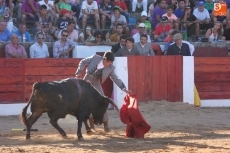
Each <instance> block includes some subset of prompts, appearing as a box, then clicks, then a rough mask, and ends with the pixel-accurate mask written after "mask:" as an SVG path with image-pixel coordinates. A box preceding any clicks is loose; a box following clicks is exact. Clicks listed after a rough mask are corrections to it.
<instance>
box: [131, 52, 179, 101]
mask: <svg viewBox="0 0 230 153" xmlns="http://www.w3.org/2000/svg"><path fill="white" fill-rule="evenodd" d="M182 66H183V63H182V56H155V57H151V56H130V57H128V75H129V83H128V84H129V88H130V89H131V90H132V91H133V92H134V93H136V94H137V97H138V100H139V101H148V100H168V101H171V102H175V101H182V100H183V92H182V91H183V89H182V80H183V78H182V76H183V74H182Z"/></svg>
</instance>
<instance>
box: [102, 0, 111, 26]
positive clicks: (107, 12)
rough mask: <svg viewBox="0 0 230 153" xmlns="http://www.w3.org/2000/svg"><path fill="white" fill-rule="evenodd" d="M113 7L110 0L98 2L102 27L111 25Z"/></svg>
mask: <svg viewBox="0 0 230 153" xmlns="http://www.w3.org/2000/svg"><path fill="white" fill-rule="evenodd" d="M113 7H114V5H113V3H112V2H111V1H110V0H104V1H102V2H101V3H100V4H99V12H100V15H101V27H102V29H105V25H111V17H112V13H113Z"/></svg>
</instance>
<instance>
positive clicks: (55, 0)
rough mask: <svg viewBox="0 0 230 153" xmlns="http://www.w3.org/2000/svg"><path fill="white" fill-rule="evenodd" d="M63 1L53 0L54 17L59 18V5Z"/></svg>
mask: <svg viewBox="0 0 230 153" xmlns="http://www.w3.org/2000/svg"><path fill="white" fill-rule="evenodd" d="M62 2H63V0H54V11H55V13H56V17H57V18H59V15H60V14H61V12H60V10H61V9H60V5H61V3H62Z"/></svg>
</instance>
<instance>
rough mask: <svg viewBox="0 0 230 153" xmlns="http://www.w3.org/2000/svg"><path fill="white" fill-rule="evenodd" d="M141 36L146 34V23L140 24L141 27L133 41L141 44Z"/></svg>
mask: <svg viewBox="0 0 230 153" xmlns="http://www.w3.org/2000/svg"><path fill="white" fill-rule="evenodd" d="M141 34H146V31H145V24H144V23H140V24H139V26H138V33H136V34H135V35H133V39H134V42H135V43H137V42H140V38H141ZM147 37H148V39H147V41H148V42H149V43H150V42H151V39H150V36H149V35H147Z"/></svg>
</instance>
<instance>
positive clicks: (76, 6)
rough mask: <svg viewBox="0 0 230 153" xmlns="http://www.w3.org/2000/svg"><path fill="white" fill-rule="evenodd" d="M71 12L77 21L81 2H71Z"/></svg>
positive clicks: (78, 0)
mask: <svg viewBox="0 0 230 153" xmlns="http://www.w3.org/2000/svg"><path fill="white" fill-rule="evenodd" d="M71 4H72V6H71V10H72V11H73V12H76V14H75V17H76V18H77V19H78V18H79V16H80V14H81V1H80V0H73V1H72V2H71Z"/></svg>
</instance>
